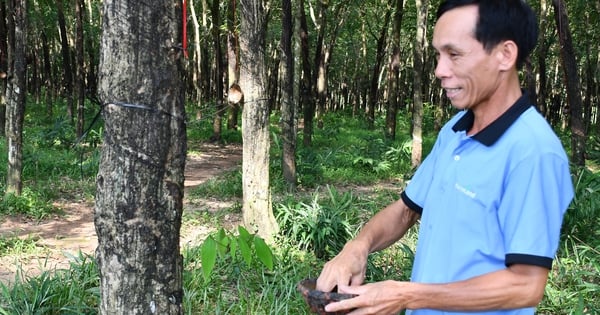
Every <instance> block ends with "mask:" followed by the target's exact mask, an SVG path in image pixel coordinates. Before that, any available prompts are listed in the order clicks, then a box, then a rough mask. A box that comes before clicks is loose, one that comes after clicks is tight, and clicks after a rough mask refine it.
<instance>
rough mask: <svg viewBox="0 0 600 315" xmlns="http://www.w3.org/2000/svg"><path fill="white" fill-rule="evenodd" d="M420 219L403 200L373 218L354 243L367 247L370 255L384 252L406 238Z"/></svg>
mask: <svg viewBox="0 0 600 315" xmlns="http://www.w3.org/2000/svg"><path fill="white" fill-rule="evenodd" d="M419 217H420V216H419V214H418V213H416V212H414V211H413V210H411V209H410V208H408V207H407V206H406V205H405V204H404V202H403V201H402V200H398V201H396V202H394V203H392V204H390V205H389V206H387V207H385V208H384V209H383V210H381V211H379V212H378V213H377V214H376V215H375V216H373V218H371V220H369V222H367V224H365V226H364V227H363V228H362V229H361V231H360V233H359V234H358V236H357V237H356V238H355V239H354V241H353V242H357V243H360V244H362V245H363V246H366V247H367V248H366V250H367V251H368V252H369V253H372V252H375V251H378V250H382V249H384V248H386V247H388V246H390V245H392V244H393V243H394V242H396V241H397V240H399V239H400V238H401V237H402V236H404V234H406V232H407V231H408V229H410V228H411V227H412V226H413V225H414V224H415V223H416V222H417V220H418V219H419Z"/></svg>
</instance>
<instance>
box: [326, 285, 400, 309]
mask: <svg viewBox="0 0 600 315" xmlns="http://www.w3.org/2000/svg"><path fill="white" fill-rule="evenodd" d="M410 285H411V284H410V283H408V282H397V281H391V280H390V281H383V282H375V283H369V284H365V285H362V286H339V291H340V292H342V293H349V294H356V295H358V296H357V297H355V298H352V299H347V300H342V301H340V302H335V303H330V304H328V305H327V306H326V307H325V310H326V311H328V312H337V311H341V310H351V309H354V310H353V311H352V312H350V313H348V315H367V314H378V315H394V314H398V313H399V312H400V311H402V310H403V309H405V308H406V305H405V304H406V302H405V300H406V299H407V297H406V296H404V294H403V293H404V292H409V291H410V290H407V289H408V286H410Z"/></svg>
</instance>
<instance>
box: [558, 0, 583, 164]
mask: <svg viewBox="0 0 600 315" xmlns="http://www.w3.org/2000/svg"><path fill="white" fill-rule="evenodd" d="M552 6H553V7H554V18H555V21H556V28H557V30H558V39H559V41H560V46H561V49H560V56H561V61H562V65H563V70H564V73H565V85H566V88H567V101H568V104H569V109H570V114H571V120H570V121H571V152H572V153H571V154H572V155H571V162H572V163H574V164H575V165H579V166H584V165H585V139H586V137H587V132H586V130H585V124H584V122H583V102H582V99H581V84H580V83H579V75H578V73H577V61H576V60H575V50H574V49H573V40H572V38H571V31H570V29H569V16H568V14H567V7H566V6H565V3H564V2H563V1H562V0H552Z"/></svg>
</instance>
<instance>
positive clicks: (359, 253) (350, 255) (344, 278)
mask: <svg viewBox="0 0 600 315" xmlns="http://www.w3.org/2000/svg"><path fill="white" fill-rule="evenodd" d="M368 255H369V251H368V249H366V248H363V247H362V246H361V245H360V243H359V242H357V241H352V242H349V243H347V244H346V245H345V246H344V249H342V251H341V252H340V253H339V254H338V255H337V256H335V257H334V258H333V259H332V260H330V261H328V262H327V263H326V264H325V266H324V267H323V270H322V271H321V274H320V275H319V278H318V279H317V286H316V289H317V290H320V291H324V292H330V291H331V290H333V288H334V287H335V286H336V285H337V286H338V287H339V286H342V285H345V286H348V285H352V286H357V285H361V284H362V283H363V281H364V280H365V273H366V270H367V256H368Z"/></svg>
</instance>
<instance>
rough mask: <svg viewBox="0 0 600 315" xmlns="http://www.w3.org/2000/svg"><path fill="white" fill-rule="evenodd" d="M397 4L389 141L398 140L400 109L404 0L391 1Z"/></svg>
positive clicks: (390, 74) (387, 122)
mask: <svg viewBox="0 0 600 315" xmlns="http://www.w3.org/2000/svg"><path fill="white" fill-rule="evenodd" d="M391 2H393V3H395V6H396V8H395V10H394V26H393V31H392V39H391V40H392V54H391V55H390V64H389V70H388V104H387V110H386V116H385V136H386V137H387V138H388V139H391V140H394V139H396V120H397V118H398V107H399V104H398V103H399V95H400V93H399V91H398V89H399V87H398V80H399V79H400V78H399V76H400V63H401V58H400V33H401V25H402V17H403V13H404V0H391Z"/></svg>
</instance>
